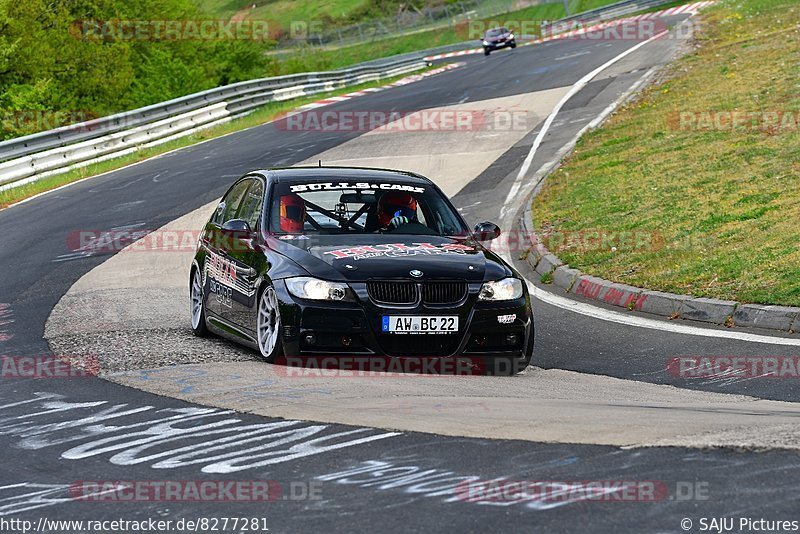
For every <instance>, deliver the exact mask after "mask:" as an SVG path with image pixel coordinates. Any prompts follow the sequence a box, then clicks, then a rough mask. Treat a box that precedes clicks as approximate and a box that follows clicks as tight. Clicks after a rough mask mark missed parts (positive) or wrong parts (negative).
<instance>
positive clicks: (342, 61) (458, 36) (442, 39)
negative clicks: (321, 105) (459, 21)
mask: <svg viewBox="0 0 800 534" xmlns="http://www.w3.org/2000/svg"><path fill="white" fill-rule="evenodd" d="M615 1H618V0H581V2H579V3H576V4H575V6H572V7H573V9H576V10H575V11H573V12H580V11H587V10H590V9H595V8H597V7H602V6H604V5H608V4H613V3H614V2H615ZM564 13H565V12H564V5H563V3H562V2H560V1H559V2H549V3H544V4H537V5H534V6H530V7H527V8H523V9H519V10H516V11H511V12H508V13H504V14H502V15H497V16H494V17H490V18H488V19H484V20H483V21H482V24H476V27H481V28H483V27H485V28H486V29H488V28H489V27H490V26H494V25H504V24H506V25H509V26H510V27H511V28H512V29H513V28H514V25H515V24H516V25H519V24H520V23H521V22H522V21H542V20H556V19H560V18H563V17H564V16H565V14H564ZM470 37H473V36H472V35H471V34H470V32H469V28H468V27H467V26H466V25H459V26H457V27H454V26H448V27H444V28H437V29H434V30H425V31H419V32H416V33H409V34H407V35H403V36H400V37H391V38H387V39H382V40H377V41H374V42H369V43H364V44H359V45H353V46H344V47H341V48H336V49H319V48H316V47H306V48H300V49H298V50H297V51H295V52H293V53H291V54H287V55H286V56H284V57H282V59H281V63H282V69H283V70H284V71H285V72H287V73H289V72H299V71H301V70H325V69H338V68H344V67H348V66H351V65H355V64H357V63H361V62H364V61H370V60H373V59H378V58H382V57H388V56H393V55H396V54H405V53H408V52H415V51H417V50H426V49H429V48H436V47H438V46H444V45H450V44H456V43H460V42H463V41H465V40H469V39H470ZM480 46H481V44H480V42H479V40H478V38H477V37H475V47H477V48H479V47H480Z"/></svg>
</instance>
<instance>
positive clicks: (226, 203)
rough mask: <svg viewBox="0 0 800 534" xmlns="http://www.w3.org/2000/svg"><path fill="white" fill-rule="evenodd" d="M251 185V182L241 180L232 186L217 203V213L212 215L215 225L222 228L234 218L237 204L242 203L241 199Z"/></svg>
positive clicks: (237, 207)
mask: <svg viewBox="0 0 800 534" xmlns="http://www.w3.org/2000/svg"><path fill="white" fill-rule="evenodd" d="M251 183H253V180H242V181H241V182H239V183H238V184H236V185H234V186H233V188H232V189H231V190H230V191H228V194H226V195H225V196H224V197H223V198H222V202H220V203H219V206H217V212H216V213H215V214H214V222H215V223H216V224H218V225H220V226H222V225H223V224H225V223H226V222H227V221H230V220H231V219H235V218H236V212H237V211H238V209H239V204H240V203H241V202H242V197H244V194H245V192H246V191H247V188H248V187H249V186H250V184H251Z"/></svg>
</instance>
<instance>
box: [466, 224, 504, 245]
mask: <svg viewBox="0 0 800 534" xmlns="http://www.w3.org/2000/svg"><path fill="white" fill-rule="evenodd" d="M472 237H473V238H475V239H476V240H477V241H491V240H492V239H497V238H498V237H500V227H499V226H497V225H496V224H494V223H490V222H482V223H478V224H476V225H475V229H474V230H473V232H472Z"/></svg>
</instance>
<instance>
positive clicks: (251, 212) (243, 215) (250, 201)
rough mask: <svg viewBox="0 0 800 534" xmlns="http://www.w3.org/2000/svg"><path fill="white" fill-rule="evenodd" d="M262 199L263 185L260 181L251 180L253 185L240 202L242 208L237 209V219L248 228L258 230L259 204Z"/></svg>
mask: <svg viewBox="0 0 800 534" xmlns="http://www.w3.org/2000/svg"><path fill="white" fill-rule="evenodd" d="M263 199H264V185H263V184H262V183H261V180H258V179H256V180H253V185H251V186H250V189H248V190H247V193H246V194H245V196H244V200H243V201H242V206H241V207H240V208H239V215H238V218H239V219H244V220H245V221H247V224H249V225H250V228H252V229H253V230H258V229H259V228H260V227H259V224H258V221H259V220H260V215H261V204H262V201H263Z"/></svg>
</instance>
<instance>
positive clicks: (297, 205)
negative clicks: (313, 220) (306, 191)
mask: <svg viewBox="0 0 800 534" xmlns="http://www.w3.org/2000/svg"><path fill="white" fill-rule="evenodd" d="M305 220H306V203H305V202H304V201H303V199H302V198H300V196H299V195H296V194H295V193H290V194H288V195H282V196H281V205H280V228H281V232H286V233H289V234H300V233H302V232H303V225H304V224H305Z"/></svg>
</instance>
